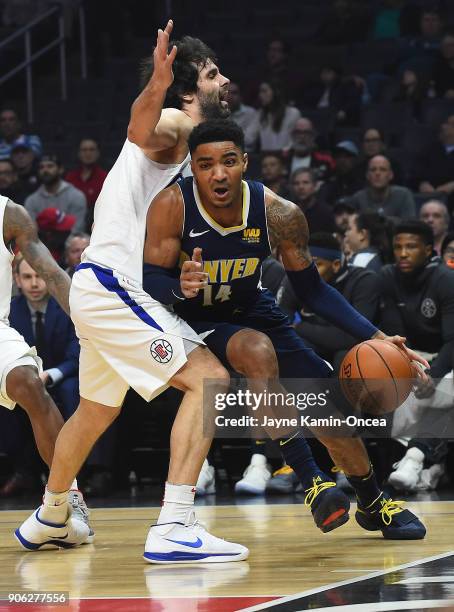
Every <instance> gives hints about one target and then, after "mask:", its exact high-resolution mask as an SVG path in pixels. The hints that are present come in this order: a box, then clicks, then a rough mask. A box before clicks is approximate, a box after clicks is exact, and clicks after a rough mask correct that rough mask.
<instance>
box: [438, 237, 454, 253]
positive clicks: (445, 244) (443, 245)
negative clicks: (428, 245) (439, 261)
mask: <svg viewBox="0 0 454 612" xmlns="http://www.w3.org/2000/svg"><path fill="white" fill-rule="evenodd" d="M453 240H454V232H449V233H448V234H446V236H445V237H444V239H443V242H442V243H441V251H440V252H441V254H442V255H444V254H445V251H446V249H447V248H448V244H449V243H450V242H452V241H453Z"/></svg>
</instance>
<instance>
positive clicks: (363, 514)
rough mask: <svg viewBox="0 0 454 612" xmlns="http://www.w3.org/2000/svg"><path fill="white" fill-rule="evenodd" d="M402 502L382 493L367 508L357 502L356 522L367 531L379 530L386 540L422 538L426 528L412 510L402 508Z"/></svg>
mask: <svg viewBox="0 0 454 612" xmlns="http://www.w3.org/2000/svg"><path fill="white" fill-rule="evenodd" d="M403 503H404V502H403V501H398V500H394V499H391V498H387V497H385V494H384V493H382V494H381V496H380V497H379V498H378V499H377V500H375V501H374V502H373V504H371V506H369V507H367V508H362V507H361V506H360V504H359V502H358V509H357V511H356V514H355V518H356V522H357V523H358V525H360V526H361V527H362V528H363V529H366V530H367V531H381V532H382V534H383V537H384V538H385V539H386V540H422V539H423V538H424V536H425V535H426V528H425V527H424V525H423V524H422V523H421V521H420V520H419V519H418V517H417V516H416V515H414V514H413V512H410V510H406V509H404V508H402V505H403Z"/></svg>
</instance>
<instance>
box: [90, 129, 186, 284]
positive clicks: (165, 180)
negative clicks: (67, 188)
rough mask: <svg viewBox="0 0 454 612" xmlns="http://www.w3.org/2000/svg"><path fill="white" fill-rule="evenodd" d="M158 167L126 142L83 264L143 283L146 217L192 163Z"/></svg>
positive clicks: (101, 203)
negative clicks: (150, 209)
mask: <svg viewBox="0 0 454 612" xmlns="http://www.w3.org/2000/svg"><path fill="white" fill-rule="evenodd" d="M189 160H190V156H189V153H188V155H187V157H186V159H185V160H184V161H182V162H181V163H180V164H158V163H157V162H154V161H152V160H151V159H149V158H148V157H147V156H146V155H145V153H144V152H143V151H142V150H141V149H140V147H138V146H137V145H135V144H134V143H132V142H130V141H129V140H126V142H125V144H124V145H123V149H122V150H121V153H120V155H119V156H118V159H117V161H116V162H115V165H114V166H113V168H112V169H111V171H110V172H109V174H108V175H107V178H106V180H105V181H104V185H103V188H102V190H101V193H100V194H99V197H98V199H97V201H96V205H95V215H94V226H93V233H92V236H91V240H90V246H88V247H87V248H86V249H85V252H84V254H83V256H82V261H83V262H91V263H96V264H99V265H100V266H103V267H105V268H110V269H112V270H115V271H116V272H118V273H120V274H122V275H124V276H125V277H127V278H129V279H131V280H133V281H135V282H137V283H140V284H142V268H143V247H144V242H145V231H146V217H147V211H148V207H149V205H150V203H151V201H152V200H153V198H154V197H155V196H156V195H157V194H158V193H159V192H160V191H162V189H164V188H165V187H167V186H168V185H169V184H170V183H172V182H173V181H174V180H175V178H176V177H177V176H178V175H180V174H181V173H182V171H183V170H184V168H185V167H186V166H187V165H188V164H189Z"/></svg>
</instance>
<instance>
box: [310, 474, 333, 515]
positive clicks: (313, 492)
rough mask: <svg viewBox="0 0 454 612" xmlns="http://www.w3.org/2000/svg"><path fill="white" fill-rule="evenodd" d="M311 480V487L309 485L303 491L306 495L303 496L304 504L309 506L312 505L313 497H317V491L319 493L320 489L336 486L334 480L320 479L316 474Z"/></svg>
mask: <svg viewBox="0 0 454 612" xmlns="http://www.w3.org/2000/svg"><path fill="white" fill-rule="evenodd" d="M312 482H313V485H312V487H309V489H306V490H305V493H307V495H306V497H305V498H304V505H305V506H309V508H310V507H311V506H312V504H313V503H314V500H315V498H316V497H317V495H318V494H319V493H321V492H322V491H325V489H330V488H331V487H335V486H336V483H335V482H332V481H326V480H322V478H321V476H317V477H316V478H313V479H312Z"/></svg>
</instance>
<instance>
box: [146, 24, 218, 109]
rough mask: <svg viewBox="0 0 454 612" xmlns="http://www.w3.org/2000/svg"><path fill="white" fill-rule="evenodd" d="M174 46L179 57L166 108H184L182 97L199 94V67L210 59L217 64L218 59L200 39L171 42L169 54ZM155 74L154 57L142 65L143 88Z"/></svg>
mask: <svg viewBox="0 0 454 612" xmlns="http://www.w3.org/2000/svg"><path fill="white" fill-rule="evenodd" d="M173 45H176V47H177V55H176V58H175V61H174V62H173V67H172V68H173V77H174V78H173V83H172V85H171V86H170V87H169V89H168V90H167V94H166V98H165V101H164V105H163V106H164V108H178V109H181V108H182V106H183V101H182V96H183V95H184V94H187V93H196V92H197V81H198V78H199V67H200V66H205V64H206V63H207V61H208V60H209V59H210V60H211V61H212V62H214V63H216V62H217V58H216V55H215V54H214V52H213V51H212V49H210V48H209V47H208V46H207V45H206V44H205V43H204V42H202V41H201V40H200V39H199V38H192V36H184V37H183V38H182V39H181V40H175V41H171V43H170V45H169V52H170V50H171V49H172V47H173ZM152 74H153V56H151V57H147V58H146V59H144V60H143V61H142V64H141V84H142V88H144V87H145V85H146V84H147V83H148V81H149V80H150V78H151V75H152Z"/></svg>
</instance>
